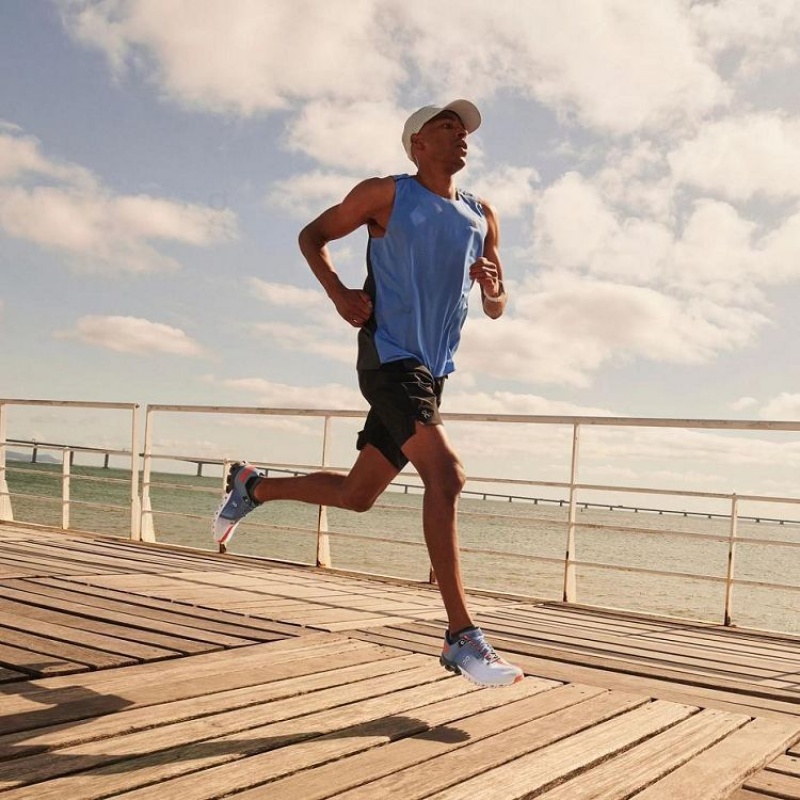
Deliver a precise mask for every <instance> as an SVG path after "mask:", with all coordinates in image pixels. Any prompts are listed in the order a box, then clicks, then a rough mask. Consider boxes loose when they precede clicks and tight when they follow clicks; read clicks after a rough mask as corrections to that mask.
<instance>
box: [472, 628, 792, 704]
mask: <svg viewBox="0 0 800 800" xmlns="http://www.w3.org/2000/svg"><path fill="white" fill-rule="evenodd" d="M482 627H483V629H484V632H485V633H486V634H487V635H489V636H491V637H493V638H494V640H498V639H502V641H503V642H504V643H505V646H506V647H507V648H509V649H514V650H516V649H517V647H520V648H524V647H527V646H528V645H529V644H532V645H534V646H536V645H541V644H543V645H547V646H549V647H552V646H555V645H557V646H558V647H560V648H561V649H562V650H565V651H570V652H574V653H586V654H588V655H591V656H601V657H614V658H618V657H619V656H620V655H621V654H622V655H624V657H625V659H627V660H630V661H632V662H635V663H641V664H643V665H647V666H655V667H658V666H663V665H666V664H669V666H670V669H673V670H674V669H676V668H683V669H686V670H687V671H695V670H697V671H701V672H704V673H706V674H713V675H718V676H720V677H722V678H725V679H732V680H742V679H747V680H749V681H751V682H756V681H759V682H764V681H765V680H772V681H774V685H779V686H781V687H782V688H786V687H787V686H794V685H795V684H794V683H793V682H789V681H786V680H780V681H775V679H776V678H777V677H778V676H782V675H783V674H784V673H785V672H786V667H785V666H781V664H780V662H776V661H775V660H774V659H772V660H765V659H759V658H754V657H750V656H748V657H746V658H741V657H740V659H739V660H738V661H733V660H732V659H726V660H722V659H719V658H717V657H715V656H714V654H713V653H711V652H709V650H708V648H707V647H705V646H703V645H693V644H692V643H690V642H687V643H684V644H682V645H681V646H680V647H679V648H677V647H676V648H672V649H671V650H670V651H669V653H668V654H666V653H665V649H664V647H663V646H660V645H659V644H658V643H654V644H647V643H646V642H642V641H640V640H639V639H632V638H630V637H621V636H618V635H613V634H601V633H596V634H594V635H593V636H592V637H591V638H585V637H583V636H580V635H578V634H577V633H576V632H574V631H573V632H564V631H563V630H560V629H559V628H557V627H555V626H552V627H548V628H547V629H541V630H540V629H537V628H535V627H531V626H529V627H528V628H527V629H526V631H525V633H524V638H521V637H518V636H515V635H514V634H513V633H507V631H506V629H505V626H504V627H502V628H501V627H500V626H492V625H491V624H489V625H487V624H485V623H484V621H483V620H482Z"/></svg>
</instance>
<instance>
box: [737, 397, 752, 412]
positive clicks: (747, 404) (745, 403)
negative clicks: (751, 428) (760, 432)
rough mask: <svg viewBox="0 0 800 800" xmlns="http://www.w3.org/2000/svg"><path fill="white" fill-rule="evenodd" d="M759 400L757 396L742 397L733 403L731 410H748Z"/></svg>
mask: <svg viewBox="0 0 800 800" xmlns="http://www.w3.org/2000/svg"><path fill="white" fill-rule="evenodd" d="M757 405H758V400H756V398H755V397H740V398H739V399H738V400H735V401H734V402H733V403H731V411H747V409H748V408H755V406H757Z"/></svg>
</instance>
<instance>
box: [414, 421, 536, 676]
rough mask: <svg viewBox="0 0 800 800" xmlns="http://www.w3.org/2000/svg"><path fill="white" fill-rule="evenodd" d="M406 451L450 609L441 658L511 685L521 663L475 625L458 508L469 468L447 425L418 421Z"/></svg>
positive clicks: (467, 673) (455, 667)
mask: <svg viewBox="0 0 800 800" xmlns="http://www.w3.org/2000/svg"><path fill="white" fill-rule="evenodd" d="M403 453H404V454H405V455H406V456H407V457H408V459H409V461H411V463H412V464H413V465H414V466H415V467H416V470H417V472H418V473H419V476H420V477H421V478H422V482H423V483H424V484H425V496H424V498H423V507H422V524H423V529H424V532H425V542H426V544H427V545H428V554H429V556H430V560H431V565H432V566H433V569H434V572H435V573H436V580H437V582H438V584H439V591H440V592H441V594H442V601H443V602H444V607H445V610H446V611H447V621H448V629H447V633H446V634H445V642H444V647H443V649H442V655H441V657H440V659H439V660H440V662H441V663H442V665H443V666H444V667H446V668H447V669H448V670H450V671H451V672H457V673H461V674H462V675H465V676H466V677H467V678H469V679H470V680H471V681H474V682H475V683H477V684H480V685H482V686H508V685H510V684H512V683H516V682H517V681H519V680H522V678H523V677H524V674H523V672H522V670H521V669H519V668H518V667H515V666H513V665H512V664H509V663H508V662H507V661H506V660H505V659H503V658H500V657H499V656H498V655H497V653H496V652H495V650H494V648H493V647H492V646H491V645H490V644H489V643H488V642H487V641H486V639H485V637H484V635H483V631H481V630H480V628H477V627H475V626H474V625H473V622H472V618H471V617H470V614H469V610H468V609H467V598H466V596H465V594H464V585H463V582H462V579H461V563H460V557H459V550H458V529H457V524H456V510H457V507H458V498H459V495H460V494H461V490H462V488H463V487H464V479H465V476H464V468H463V466H462V465H461V461H460V460H459V458H458V456H457V455H456V453H455V451H454V450H453V448H452V446H451V445H450V442H449V440H448V438H447V435H446V433H445V430H444V427H443V426H442V425H423V424H421V423H418V424H417V426H416V432H415V433H414V435H413V436H412V437H411V438H410V439H409V440H408V441H407V442H406V443H405V444H404V445H403Z"/></svg>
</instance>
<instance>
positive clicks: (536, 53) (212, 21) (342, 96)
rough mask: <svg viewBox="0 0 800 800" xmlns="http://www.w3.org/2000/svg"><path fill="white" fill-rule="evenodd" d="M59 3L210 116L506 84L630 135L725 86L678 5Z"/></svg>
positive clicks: (118, 64) (73, 19) (98, 40)
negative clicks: (409, 90) (407, 90)
mask: <svg viewBox="0 0 800 800" xmlns="http://www.w3.org/2000/svg"><path fill="white" fill-rule="evenodd" d="M60 5H61V8H62V9H63V12H64V17H65V20H66V24H67V27H68V29H69V30H70V31H71V32H72V33H73V35H74V36H75V37H76V39H77V40H78V41H80V42H82V43H84V44H86V45H89V46H92V47H96V48H99V49H100V50H101V51H102V52H104V53H105V54H106V56H107V58H108V59H109V62H110V64H111V65H112V66H113V68H114V69H115V70H117V72H120V73H121V72H123V71H125V70H126V69H132V70H135V71H137V72H138V73H143V74H145V75H146V76H147V77H148V78H149V79H150V80H151V81H153V82H154V83H155V84H156V85H157V86H158V87H159V89H160V90H161V91H162V92H163V93H164V94H165V95H166V96H167V97H169V98H171V99H172V100H174V101H175V102H178V103H180V104H182V105H184V106H188V107H192V108H198V109H202V110H206V111H212V112H219V113H229V112H233V113H236V114H244V115H249V114H253V113H256V112H260V111H272V110H275V109H283V108H286V107H288V106H290V105H292V104H294V103H298V102H305V101H317V100H321V101H324V102H326V103H330V104H331V105H330V106H329V110H330V111H332V112H335V108H334V105H333V104H340V103H341V104H345V105H346V104H348V103H352V102H356V103H360V102H363V101H371V102H375V103H383V102H385V101H386V100H387V98H389V100H391V99H394V98H395V97H396V96H397V94H398V92H399V90H400V89H401V88H402V87H408V86H412V85H413V87H414V90H415V93H417V94H419V95H420V96H421V95H423V94H425V95H428V96H433V98H434V99H445V98H452V97H455V96H471V97H477V98H478V99H482V98H486V97H489V96H491V95H492V94H493V93H495V92H496V91H497V90H498V89H499V88H501V87H502V88H505V89H512V90H514V91H521V92H524V93H525V94H528V95H529V96H533V97H535V98H537V99H538V100H539V101H541V102H542V103H544V104H546V105H548V106H550V107H551V108H553V109H554V110H555V111H556V112H557V113H559V114H561V115H566V116H572V117H577V118H578V119H580V120H581V121H582V122H583V123H584V124H586V125H588V126H590V127H597V128H600V129H603V130H608V131H611V132H615V133H627V132H631V131H636V130H640V129H643V128H651V129H658V128H662V127H663V126H664V125H665V124H671V123H673V122H675V121H679V120H683V119H685V118H689V119H694V118H697V117H699V116H702V115H703V114H705V113H707V112H708V111H709V110H710V109H713V108H715V107H717V106H719V105H721V104H724V103H726V102H727V100H728V97H729V95H728V91H727V89H726V87H725V85H724V83H723V82H722V80H721V79H720V78H719V76H718V75H717V74H716V72H715V71H714V69H713V66H712V65H711V64H710V63H708V59H707V58H706V56H705V54H704V52H703V51H702V50H701V48H700V47H699V45H698V41H697V34H696V31H695V30H694V28H693V24H697V21H696V20H693V19H692V17H691V15H690V14H688V13H687V10H686V5H685V3H684V2H681V0H665V2H661V3H641V2H638V1H637V0H607V2H604V3H597V2H596V0H569V2H567V3H566V5H564V4H560V5H556V4H552V3H544V2H539V3H527V4H520V3H518V2H516V0H497V2H495V3H494V4H493V5H492V13H491V14H490V15H487V14H486V8H485V4H483V3H481V2H479V1H478V0H463V2H462V3H461V4H460V5H459V13H458V14H457V15H456V14H448V15H447V19H446V24H444V21H443V19H442V8H441V7H440V6H439V5H437V4H435V3H430V2H428V0H407V2H405V3H403V4H402V5H397V4H396V3H393V2H391V0H329V2H326V3H320V2H314V0H297V1H296V2H293V3H263V2H261V0H237V2H236V3H235V4H234V5H233V7H232V8H233V10H232V8H231V6H229V5H223V4H221V3H203V4H197V3H195V2H192V0H171V2H163V0H106V1H105V2H103V3H91V4H90V3H88V2H86V1H85V0H60ZM701 22H702V21H701ZM465 42H480V43H481V46H480V47H466V46H465V44H464V43H465ZM666 65H668V66H669V68H666ZM304 135H306V136H310V137H311V139H313V140H316V138H317V135H316V133H315V132H313V131H308V130H306V132H305V134H304ZM362 141H363V140H362ZM308 145H309V146H312V147H318V146H319V145H318V144H315V143H314V142H312V141H311V140H309V142H308ZM380 146H381V147H383V144H381V145H380ZM348 147H349V145H348V143H345V149H347V148H348ZM327 148H328V145H327V144H325V145H324V153H325V154H327V156H326V157H327V158H335V159H336V163H341V162H339V161H338V158H339V157H338V156H331V155H330V153H331V151H329V150H328V149H327ZM340 152H341V151H340ZM359 163H361V162H360V161H359Z"/></svg>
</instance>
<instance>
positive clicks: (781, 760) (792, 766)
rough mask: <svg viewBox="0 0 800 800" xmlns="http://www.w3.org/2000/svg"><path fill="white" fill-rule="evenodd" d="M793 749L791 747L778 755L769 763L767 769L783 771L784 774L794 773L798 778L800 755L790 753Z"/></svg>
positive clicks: (799, 774) (799, 775) (799, 773)
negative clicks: (786, 751) (787, 751)
mask: <svg viewBox="0 0 800 800" xmlns="http://www.w3.org/2000/svg"><path fill="white" fill-rule="evenodd" d="M794 749H795V748H791V749H790V750H789V753H786V754H784V755H781V756H778V757H777V758H776V759H775V760H774V761H772V762H770V763H769V765H768V766H767V769H771V770H773V771H774V772H783V773H785V774H786V775H796V776H797V777H798V778H800V757H798V756H796V755H792V751H793V750H794Z"/></svg>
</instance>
